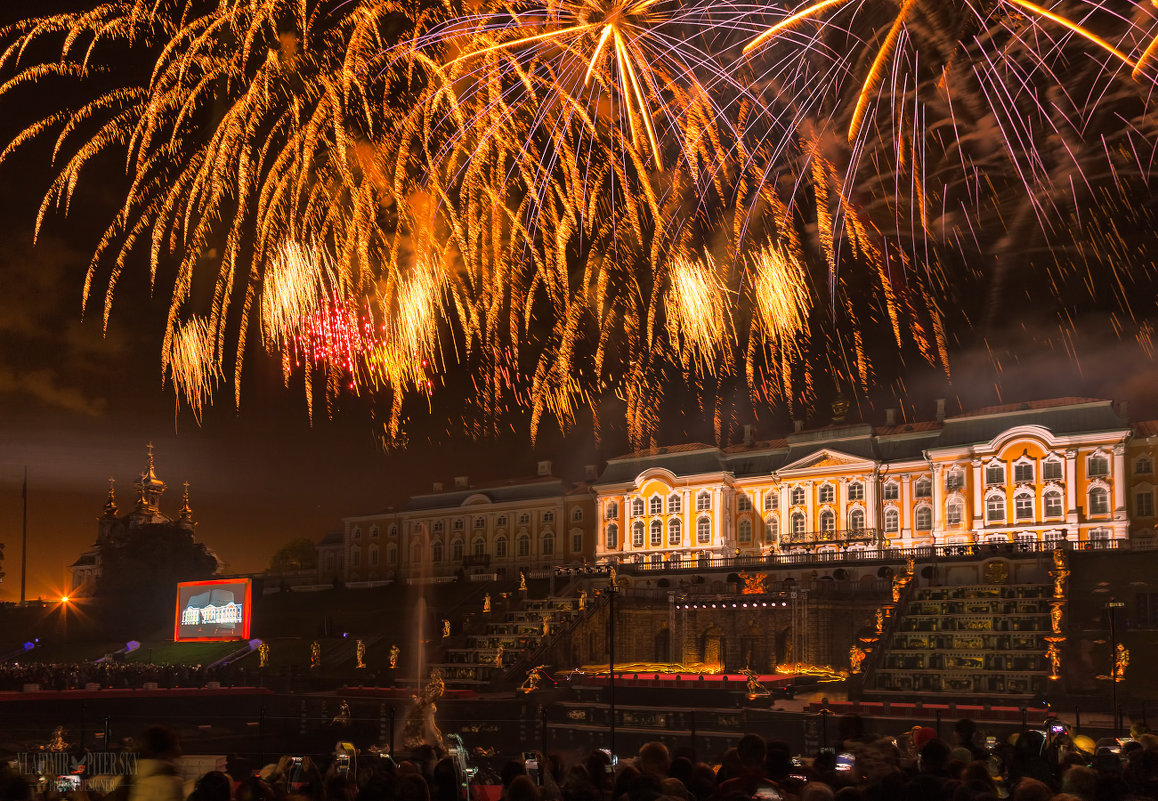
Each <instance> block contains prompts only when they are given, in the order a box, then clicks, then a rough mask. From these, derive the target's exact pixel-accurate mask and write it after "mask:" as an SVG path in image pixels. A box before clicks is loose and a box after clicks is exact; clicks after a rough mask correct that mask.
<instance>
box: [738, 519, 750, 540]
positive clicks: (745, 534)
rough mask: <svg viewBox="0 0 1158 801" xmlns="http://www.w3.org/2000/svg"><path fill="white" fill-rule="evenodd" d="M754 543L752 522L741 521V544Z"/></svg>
mask: <svg viewBox="0 0 1158 801" xmlns="http://www.w3.org/2000/svg"><path fill="white" fill-rule="evenodd" d="M751 541H752V521H751V520H741V521H740V542H744V543H748V542H751Z"/></svg>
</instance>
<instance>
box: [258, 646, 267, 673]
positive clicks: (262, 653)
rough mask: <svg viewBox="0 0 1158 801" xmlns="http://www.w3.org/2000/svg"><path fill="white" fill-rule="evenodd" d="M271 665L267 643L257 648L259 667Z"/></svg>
mask: <svg viewBox="0 0 1158 801" xmlns="http://www.w3.org/2000/svg"><path fill="white" fill-rule="evenodd" d="M268 663H269V646H268V645H266V644H265V643H262V644H261V645H259V646H257V666H258V667H259V668H263V667H265V666H266V665H267V664H268Z"/></svg>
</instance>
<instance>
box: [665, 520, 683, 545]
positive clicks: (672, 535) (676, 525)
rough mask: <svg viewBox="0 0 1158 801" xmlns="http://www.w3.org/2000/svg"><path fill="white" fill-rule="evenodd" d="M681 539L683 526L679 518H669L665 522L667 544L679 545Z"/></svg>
mask: <svg viewBox="0 0 1158 801" xmlns="http://www.w3.org/2000/svg"><path fill="white" fill-rule="evenodd" d="M682 541H683V527H682V525H681V524H680V521H679V519H678V518H677V519H675V520H669V521H668V524H667V544H668V545H680V544H681V543H682Z"/></svg>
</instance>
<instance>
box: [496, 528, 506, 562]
mask: <svg viewBox="0 0 1158 801" xmlns="http://www.w3.org/2000/svg"><path fill="white" fill-rule="evenodd" d="M495 556H496V557H497V558H499V559H505V558H506V557H507V538H506V537H504V536H502V535H501V534H500V535H499V536H498V537H497V538H496V539H495Z"/></svg>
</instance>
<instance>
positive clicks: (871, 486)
mask: <svg viewBox="0 0 1158 801" xmlns="http://www.w3.org/2000/svg"><path fill="white" fill-rule="evenodd" d="M879 481H880V477H879V476H878V475H877V474H876V472H875V471H874V472H873V473H871V474H869V475H868V476H865V479H864V524H865V526H866V527H868V528H872V529H877V528H880V525H881V524H880V519H881V516H880V510H879V509H878V508H877V483H878V482H879Z"/></svg>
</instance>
